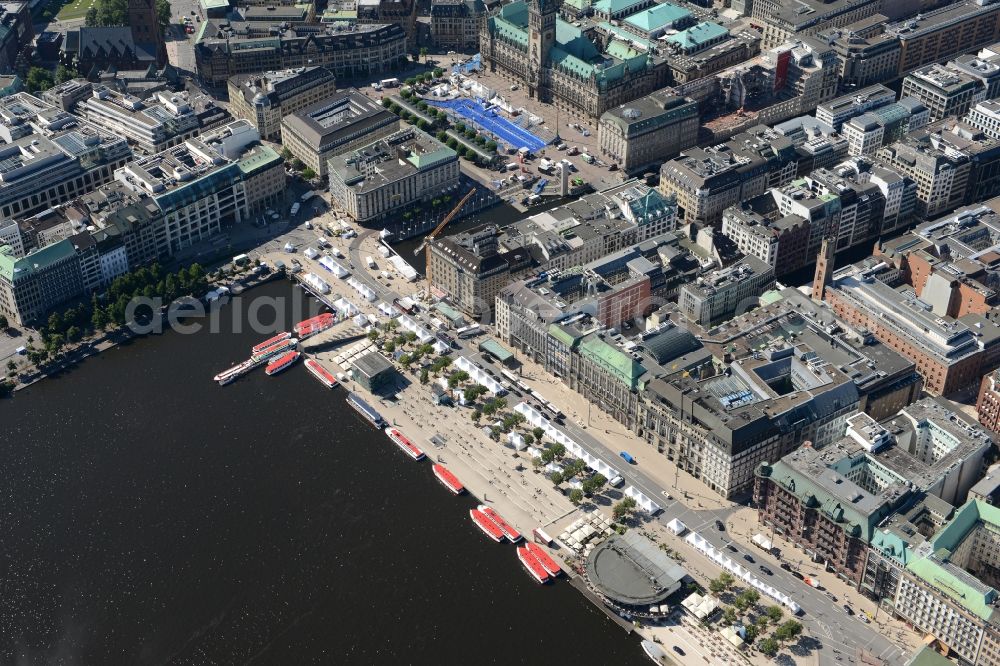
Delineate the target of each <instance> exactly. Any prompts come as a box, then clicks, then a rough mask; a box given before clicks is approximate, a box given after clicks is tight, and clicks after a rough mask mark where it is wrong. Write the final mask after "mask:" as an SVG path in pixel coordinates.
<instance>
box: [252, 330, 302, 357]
mask: <svg viewBox="0 0 1000 666" xmlns="http://www.w3.org/2000/svg"><path fill="white" fill-rule="evenodd" d="M290 337H292V334H291V333H289V332H288V331H285V332H283V333H278V334H277V335H276V336H274V337H273V338H268V339H267V340H264V342H262V343H260V344H259V345H254V346H253V348H252V349H251V350H250V355H251V356H256V355H257V354H260V353H261V352H263V351H264V350H266V349H267V348H269V347H273V346H275V345H276V344H278V343H280V342H284V341H285V340H287V339H288V338H290Z"/></svg>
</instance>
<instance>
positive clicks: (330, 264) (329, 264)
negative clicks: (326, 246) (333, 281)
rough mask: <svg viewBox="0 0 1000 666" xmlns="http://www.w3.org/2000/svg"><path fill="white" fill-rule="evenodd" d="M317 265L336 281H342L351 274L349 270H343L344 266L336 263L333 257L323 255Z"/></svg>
mask: <svg viewBox="0 0 1000 666" xmlns="http://www.w3.org/2000/svg"><path fill="white" fill-rule="evenodd" d="M319 265H320V266H322V267H323V268H325V269H326V270H328V271H329V272H331V273H333V274H334V275H335V276H336V277H337V279H338V280H343V279H344V278H345V277H347V276H348V275H350V274H351V272H350V271H349V270H347V269H346V268H344V266H343V265H342V264H341V263H340V262H338V261H336V260H335V259H334V258H333V257H331V256H329V255H326V254H324V255H323V256H322V257H320V259H319Z"/></svg>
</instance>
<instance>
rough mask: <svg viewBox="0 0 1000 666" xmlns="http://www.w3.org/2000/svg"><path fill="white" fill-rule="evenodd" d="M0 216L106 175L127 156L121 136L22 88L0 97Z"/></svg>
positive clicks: (19, 213)
mask: <svg viewBox="0 0 1000 666" xmlns="http://www.w3.org/2000/svg"><path fill="white" fill-rule="evenodd" d="M0 139H3V141H4V142H5V143H4V145H0V218H12V217H25V216H28V215H31V214H34V213H37V212H39V211H41V210H44V209H46V208H49V207H51V206H54V205H56V204H59V203H63V202H65V201H69V200H70V199H74V198H76V197H78V196H80V195H82V194H85V193H87V192H89V191H90V190H92V189H94V188H95V187H98V186H99V185H102V184H104V183H106V182H108V181H110V180H111V178H112V177H113V174H114V170H115V169H117V168H119V167H121V166H123V165H124V164H125V163H126V162H128V160H130V159H131V158H132V150H131V149H130V148H129V146H128V142H127V141H126V140H125V138H124V137H121V136H116V135H113V134H110V133H108V132H104V131H101V130H99V129H97V128H95V127H93V126H91V125H90V124H89V123H87V122H85V121H83V120H81V119H79V118H77V117H76V116H74V115H71V114H69V113H66V112H65V111H61V110H59V109H57V108H55V107H53V106H51V105H50V104H46V103H45V102H43V101H41V100H40V99H38V98H37V97H33V96H32V95H29V94H27V93H17V94H14V95H11V96H9V97H4V98H0Z"/></svg>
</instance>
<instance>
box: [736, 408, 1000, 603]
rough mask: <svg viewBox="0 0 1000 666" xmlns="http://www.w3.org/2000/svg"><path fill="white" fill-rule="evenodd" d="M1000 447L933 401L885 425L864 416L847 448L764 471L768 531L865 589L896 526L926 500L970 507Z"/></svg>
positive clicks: (858, 417) (837, 445)
mask: <svg viewBox="0 0 1000 666" xmlns="http://www.w3.org/2000/svg"><path fill="white" fill-rule="evenodd" d="M992 445H993V441H992V439H991V437H990V436H989V434H988V433H986V431H984V430H983V429H982V428H980V427H978V426H976V425H974V424H971V423H967V422H966V421H964V420H963V419H962V418H961V417H959V416H958V415H956V414H955V413H954V412H952V411H951V410H949V409H947V408H945V407H943V406H941V405H940V404H938V403H937V402H935V401H934V400H933V399H930V398H925V399H924V400H921V401H919V402H917V403H914V404H913V405H910V406H908V407H906V408H905V409H903V410H901V411H900V412H899V413H898V414H896V415H893V416H892V417H891V418H890V419H886V420H885V421H883V422H882V423H879V422H878V421H876V420H875V419H873V418H872V417H871V416H869V415H867V414H864V413H860V412H859V413H857V414H855V415H853V416H851V417H849V418H848V419H847V429H846V434H845V436H844V437H843V438H842V439H839V440H837V441H835V442H833V443H832V444H830V445H828V446H825V447H823V448H821V449H819V448H816V447H813V446H812V445H811V444H807V445H804V446H803V447H801V448H799V449H798V450H796V451H793V452H792V453H789V454H788V455H786V456H785V457H783V458H782V459H781V460H780V461H778V462H776V463H773V464H764V465H761V467H759V468H758V470H757V474H756V480H755V486H754V503H755V505H756V506H757V507H758V513H759V516H760V520H761V522H762V523H763V524H764V525H765V526H768V527H772V528H773V529H774V531H775V532H776V533H779V534H782V535H783V536H785V537H786V538H788V539H789V540H790V541H791V542H792V543H793V544H794V545H795V546H796V547H798V548H802V549H803V550H804V551H805V552H806V553H808V554H809V555H810V556H811V557H812V558H813V560H814V561H823V562H825V563H826V565H827V567H829V568H832V569H833V570H834V571H835V572H836V574H837V575H838V576H839V577H841V578H843V579H844V580H845V581H847V582H848V583H849V584H850V585H851V586H852V587H855V588H860V587H861V585H862V583H863V580H864V577H865V569H866V565H867V559H868V550H869V545H870V544H871V543H872V542H873V541H876V542H877V541H878V539H877V538H876V535H877V532H878V530H880V529H881V528H882V527H883V524H884V523H885V522H886V520H887V519H888V518H889V517H890V516H892V515H893V514H895V513H896V512H897V511H905V510H908V509H909V508H910V507H911V505H912V504H913V500H914V499H917V498H923V497H926V496H934V497H936V498H938V499H940V500H943V502H945V503H947V504H949V505H953V504H958V503H961V502H964V501H965V498H966V496H967V495H968V492H969V490H970V488H972V486H973V485H974V484H975V482H976V481H977V480H978V479H979V476H980V475H981V473H982V470H983V461H984V456H985V455H986V453H987V451H988V450H989V449H990V447H991V446H992Z"/></svg>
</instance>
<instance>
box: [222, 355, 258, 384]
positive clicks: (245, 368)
mask: <svg viewBox="0 0 1000 666" xmlns="http://www.w3.org/2000/svg"><path fill="white" fill-rule="evenodd" d="M255 367H257V362H256V361H254V360H253V359H249V360H246V361H243V362H242V363H240V364H239V365H234V366H233V367H231V368H229V369H228V370H223V371H222V372H220V373H219V374H217V375H216V376H215V377H212V379H214V380H215V381H217V382H219V385H220V386H225V385H226V384H232V383H233V382H235V381H236V380H237V379H239V378H240V377H242V376H243V375H245V374H246V373H248V372H250V371H251V370H253V369H254V368H255Z"/></svg>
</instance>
